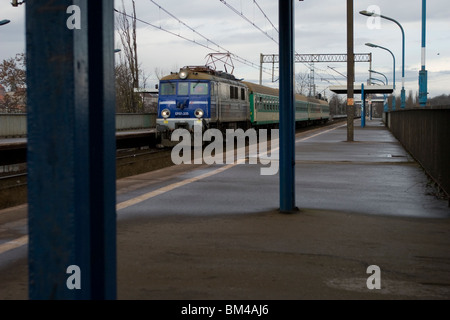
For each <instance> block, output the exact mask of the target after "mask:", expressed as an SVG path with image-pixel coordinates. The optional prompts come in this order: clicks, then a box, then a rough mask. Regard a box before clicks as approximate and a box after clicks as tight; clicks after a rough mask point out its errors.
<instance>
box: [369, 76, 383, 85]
mask: <svg viewBox="0 0 450 320" xmlns="http://www.w3.org/2000/svg"><path fill="white" fill-rule="evenodd" d="M369 81H379V82H381V83H382V84H383V85H385V84H386V83H385V82H384V81H383V80H381V79H377V78H374V77H371V78H369Z"/></svg>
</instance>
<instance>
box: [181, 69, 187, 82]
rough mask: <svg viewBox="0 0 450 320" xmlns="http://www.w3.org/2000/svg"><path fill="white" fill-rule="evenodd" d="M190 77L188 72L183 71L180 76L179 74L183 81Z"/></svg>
mask: <svg viewBox="0 0 450 320" xmlns="http://www.w3.org/2000/svg"><path fill="white" fill-rule="evenodd" d="M188 75H189V73H188V71H187V70H181V71H180V74H179V77H180V79H181V80H184V79H186V78H187V77H188Z"/></svg>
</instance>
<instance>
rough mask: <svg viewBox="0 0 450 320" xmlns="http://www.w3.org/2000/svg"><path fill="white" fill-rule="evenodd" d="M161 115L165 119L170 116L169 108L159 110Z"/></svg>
mask: <svg viewBox="0 0 450 320" xmlns="http://www.w3.org/2000/svg"><path fill="white" fill-rule="evenodd" d="M161 116H162V117H163V118H164V119H167V118H168V117H170V110H169V109H164V110H163V111H161Z"/></svg>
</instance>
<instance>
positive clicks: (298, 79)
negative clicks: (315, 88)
mask: <svg viewBox="0 0 450 320" xmlns="http://www.w3.org/2000/svg"><path fill="white" fill-rule="evenodd" d="M309 87H310V83H309V74H308V72H303V73H302V72H299V73H297V74H296V75H295V92H296V93H298V94H302V95H307V92H308V90H309Z"/></svg>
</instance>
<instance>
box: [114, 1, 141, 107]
mask: <svg viewBox="0 0 450 320" xmlns="http://www.w3.org/2000/svg"><path fill="white" fill-rule="evenodd" d="M132 4H133V12H132V13H131V14H130V15H129V14H127V12H126V10H125V5H124V3H123V0H122V12H121V13H120V14H119V15H117V19H116V23H117V26H118V30H119V35H120V40H121V43H122V48H123V50H122V52H123V53H124V56H122V54H120V55H119V56H120V62H119V64H118V66H116V92H117V96H118V98H117V109H118V111H122V112H140V111H142V100H141V99H140V98H139V95H138V94H136V93H135V92H134V89H135V88H139V77H140V75H141V74H142V72H141V71H140V68H139V63H138V54H137V40H136V6H135V2H134V0H132ZM129 18H130V20H131V22H130V21H129Z"/></svg>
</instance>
